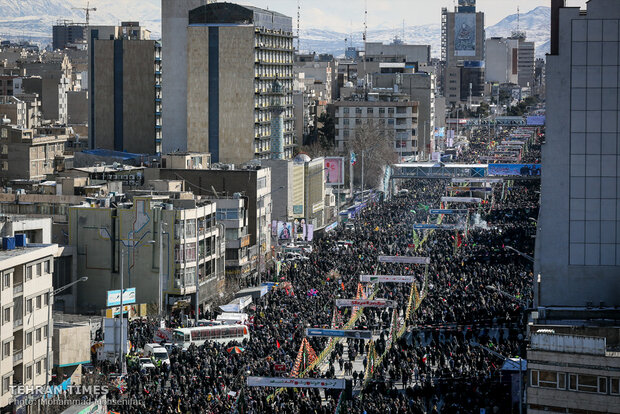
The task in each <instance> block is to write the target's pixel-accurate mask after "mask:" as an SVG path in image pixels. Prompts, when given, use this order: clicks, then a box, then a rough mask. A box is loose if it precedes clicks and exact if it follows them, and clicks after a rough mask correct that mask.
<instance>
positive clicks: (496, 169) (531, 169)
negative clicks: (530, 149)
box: [488, 164, 541, 177]
mask: <svg viewBox="0 0 620 414" xmlns="http://www.w3.org/2000/svg"><path fill="white" fill-rule="evenodd" d="M540 172H541V170H540V164H489V169H488V173H489V175H511V176H518V177H540Z"/></svg>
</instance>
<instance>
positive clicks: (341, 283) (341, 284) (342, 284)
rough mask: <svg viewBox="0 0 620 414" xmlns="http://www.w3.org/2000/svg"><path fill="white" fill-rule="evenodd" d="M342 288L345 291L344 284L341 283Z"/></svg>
mask: <svg viewBox="0 0 620 414" xmlns="http://www.w3.org/2000/svg"><path fill="white" fill-rule="evenodd" d="M340 286H342V290H344V283H343V282H340Z"/></svg>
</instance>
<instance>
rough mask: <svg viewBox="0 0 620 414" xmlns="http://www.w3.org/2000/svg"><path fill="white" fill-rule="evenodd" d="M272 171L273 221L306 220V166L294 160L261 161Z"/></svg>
mask: <svg viewBox="0 0 620 414" xmlns="http://www.w3.org/2000/svg"><path fill="white" fill-rule="evenodd" d="M261 165H262V166H265V167H269V169H270V170H271V202H272V206H273V209H272V211H271V220H272V221H286V222H289V221H292V220H294V219H302V218H305V211H306V209H305V204H304V203H305V197H304V194H305V184H304V183H305V164H304V163H303V162H296V161H294V160H261Z"/></svg>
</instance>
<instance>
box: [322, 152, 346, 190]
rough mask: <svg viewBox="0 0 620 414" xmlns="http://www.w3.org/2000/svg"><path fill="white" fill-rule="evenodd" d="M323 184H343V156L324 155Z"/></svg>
mask: <svg viewBox="0 0 620 414" xmlns="http://www.w3.org/2000/svg"><path fill="white" fill-rule="evenodd" d="M325 184H327V185H343V184H344V158H343V157H325Z"/></svg>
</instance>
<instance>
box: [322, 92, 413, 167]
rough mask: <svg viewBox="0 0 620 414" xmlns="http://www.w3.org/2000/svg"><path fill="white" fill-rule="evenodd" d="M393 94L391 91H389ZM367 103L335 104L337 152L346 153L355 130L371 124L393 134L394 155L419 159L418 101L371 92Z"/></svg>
mask: <svg viewBox="0 0 620 414" xmlns="http://www.w3.org/2000/svg"><path fill="white" fill-rule="evenodd" d="M390 91H391V90H390ZM369 96H370V99H373V100H368V101H361V100H350V101H338V102H335V103H334V107H335V110H336V149H337V150H338V152H340V153H347V151H348V150H347V148H348V147H347V143H348V141H349V140H350V139H352V138H353V137H355V133H356V128H359V127H361V126H362V125H364V124H367V123H370V122H372V123H373V124H375V125H378V127H379V128H380V129H384V130H385V131H386V132H387V133H389V134H391V135H392V139H393V140H394V152H396V154H397V155H398V156H399V157H401V159H402V158H403V157H410V156H418V155H419V154H420V153H421V152H422V151H423V150H424V148H421V147H420V145H419V140H418V130H419V124H418V116H419V115H418V114H419V112H418V106H419V105H418V102H416V101H410V100H409V97H408V96H404V95H402V94H395V93H390V92H389V91H381V92H374V93H373V92H371V93H369ZM388 96H389V97H390V100H389V101H388V100H387V98H386V97H388Z"/></svg>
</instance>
